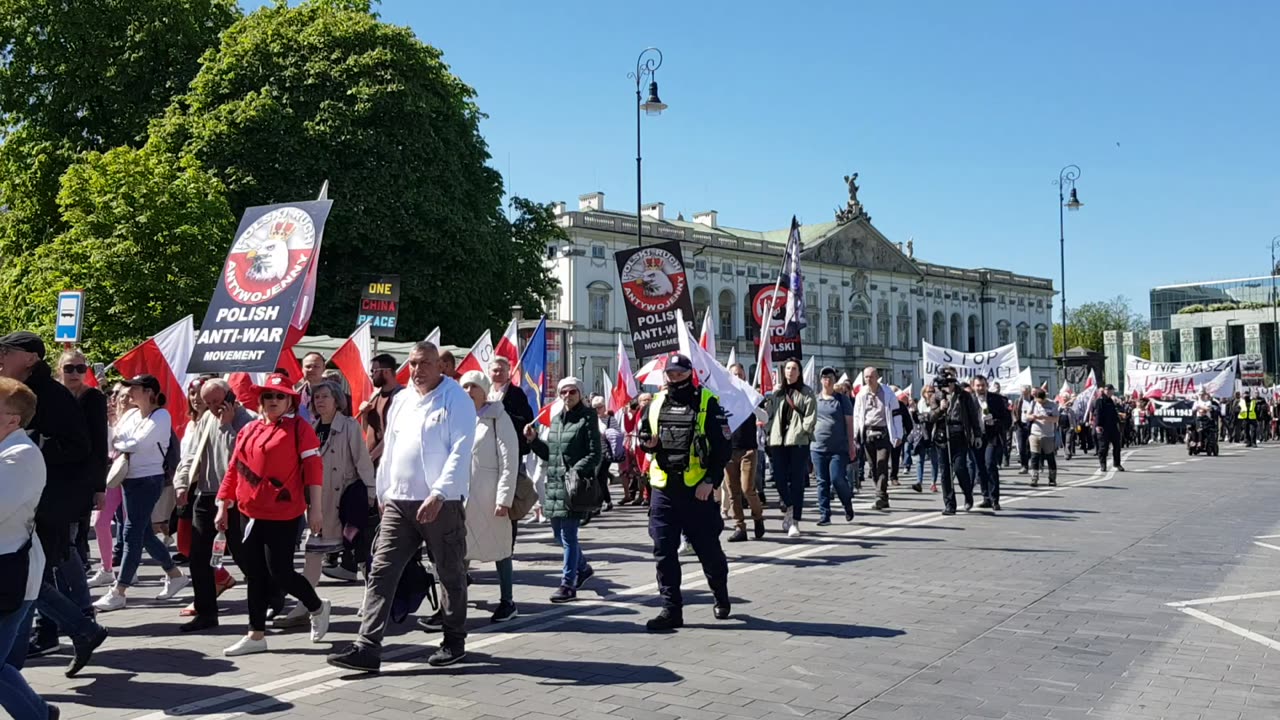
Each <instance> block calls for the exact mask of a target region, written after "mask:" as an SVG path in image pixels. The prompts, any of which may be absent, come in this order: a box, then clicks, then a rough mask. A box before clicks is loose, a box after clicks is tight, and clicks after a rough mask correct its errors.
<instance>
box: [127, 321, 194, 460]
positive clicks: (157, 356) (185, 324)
mask: <svg viewBox="0 0 1280 720" xmlns="http://www.w3.org/2000/svg"><path fill="white" fill-rule="evenodd" d="M195 339H196V330H195V324H194V323H193V322H192V319H191V316H190V315H188V316H186V317H184V318H182V319H181V320H179V321H178V322H176V323H174V324H172V325H170V326H169V327H167V328H165V329H164V330H161V331H160V332H158V333H156V334H155V335H153V336H151V337H150V338H148V339H147V341H146V342H144V343H142V344H141V345H139V346H137V347H135V348H134V349H132V350H130V351H129V352H127V353H125V354H124V356H123V357H121V358H120V359H119V360H116V361H115V368H116V370H118V371H120V374H121V375H123V376H125V377H126V378H131V377H135V376H137V375H154V376H155V377H156V379H157V380H159V381H160V390H161V392H163V393H164V394H165V397H166V398H168V401H169V407H170V408H171V410H170V411H169V418H170V419H171V420H172V421H173V430H174V432H176V433H178V437H182V434H183V433H184V432H186V429H187V414H186V413H185V412H182V411H179V410H178V408H185V407H186V398H187V383H188V382H190V380H191V378H193V377H194V376H192V375H188V374H187V363H189V362H190V361H191V351H192V348H193V347H194V346H195Z"/></svg>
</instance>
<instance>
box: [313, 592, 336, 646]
mask: <svg viewBox="0 0 1280 720" xmlns="http://www.w3.org/2000/svg"><path fill="white" fill-rule="evenodd" d="M332 609H333V606H332V605H331V604H330V603H329V601H328V600H321V601H320V609H319V610H317V611H315V612H313V613H311V642H313V643H318V642H320V641H321V640H324V634H325V633H327V632H329V611H330V610H332Z"/></svg>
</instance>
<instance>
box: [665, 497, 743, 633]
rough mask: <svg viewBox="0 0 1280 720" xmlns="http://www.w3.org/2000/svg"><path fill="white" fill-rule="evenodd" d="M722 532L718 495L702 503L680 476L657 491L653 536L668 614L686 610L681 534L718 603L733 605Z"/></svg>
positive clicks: (678, 613)
mask: <svg viewBox="0 0 1280 720" xmlns="http://www.w3.org/2000/svg"><path fill="white" fill-rule="evenodd" d="M722 530H724V518H723V517H722V516H721V515H720V504H719V503H717V502H716V501H715V496H714V495H713V496H712V497H710V498H708V499H706V500H699V499H698V498H697V497H695V496H694V492H693V488H691V487H686V486H685V485H684V478H683V477H681V476H680V473H671V474H669V475H668V477H667V486H666V488H663V489H658V488H657V487H654V488H653V491H652V495H651V496H650V498H649V537H650V538H652V539H653V559H654V560H656V561H657V565H658V594H659V595H661V596H662V606H663V607H664V608H666V610H667V611H668V612H670V613H672V614H674V615H677V616H680V615H681V612H682V609H683V607H684V598H683V597H682V596H681V594H680V554H679V553H680V536H681V534H683V535H684V536H685V537H686V538H688V540H689V544H690V545H692V546H693V551H694V552H695V553H697V555H698V560H699V562H701V563H702V574H703V575H705V576H706V578H707V586H708V587H709V588H710V589H711V594H712V595H713V596H715V599H716V602H717V603H724V604H727V603H728V602H729V560H728V559H727V558H726V557H725V556H724V548H722V547H720V531H722Z"/></svg>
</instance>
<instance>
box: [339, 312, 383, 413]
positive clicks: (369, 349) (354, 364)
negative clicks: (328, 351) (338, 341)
mask: <svg viewBox="0 0 1280 720" xmlns="http://www.w3.org/2000/svg"><path fill="white" fill-rule="evenodd" d="M329 361H330V362H332V363H333V364H334V366H335V367H337V368H338V370H339V371H340V372H341V373H342V377H344V378H346V380H347V386H348V387H350V388H351V407H352V409H353V412H354V410H355V409H358V408H360V407H363V406H364V404H365V401H367V400H368V399H369V398H371V397H373V381H372V380H371V379H370V378H369V366H370V365H372V364H373V336H372V334H371V333H370V332H369V323H368V322H365V323H363V324H361V325H360V327H358V328H356V331H355V332H353V333H351V337H349V338H347V341H346V342H344V343H342V345H341V346H340V347H339V348H338V349H337V350H335V351H334V353H333V356H332V357H330V358H329Z"/></svg>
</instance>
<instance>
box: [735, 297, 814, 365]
mask: <svg viewBox="0 0 1280 720" xmlns="http://www.w3.org/2000/svg"><path fill="white" fill-rule="evenodd" d="M783 280H784V281H785V280H786V278H783ZM775 290H776V291H777V292H774V291H775ZM747 293H748V296H749V297H750V298H751V317H750V318H748V322H750V323H751V327H753V328H755V331H756V345H757V346H758V345H759V344H760V338H761V337H762V336H763V335H764V333H763V332H762V331H761V328H762V327H764V326H765V324H766V323H765V322H764V316H765V315H766V314H767V313H768V312H769V307H770V304H771V303H772V307H773V318H772V319H771V320H770V322H769V323H768V325H769V328H770V332H772V333H773V335H771V336H770V337H769V349H770V351H771V352H770V353H769V360H770V361H772V362H774V363H780V362H783V361H785V360H792V359H795V360H799V359H800V356H801V355H802V354H803V348H802V347H801V342H800V335H799V334H798V333H797V334H792V335H788V334H787V324H786V317H787V302H788V300H789V299H790V298H791V288H790V287H788V286H787V283H786V282H781V283H776V284H775V283H762V284H756V285H748V286H747Z"/></svg>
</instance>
